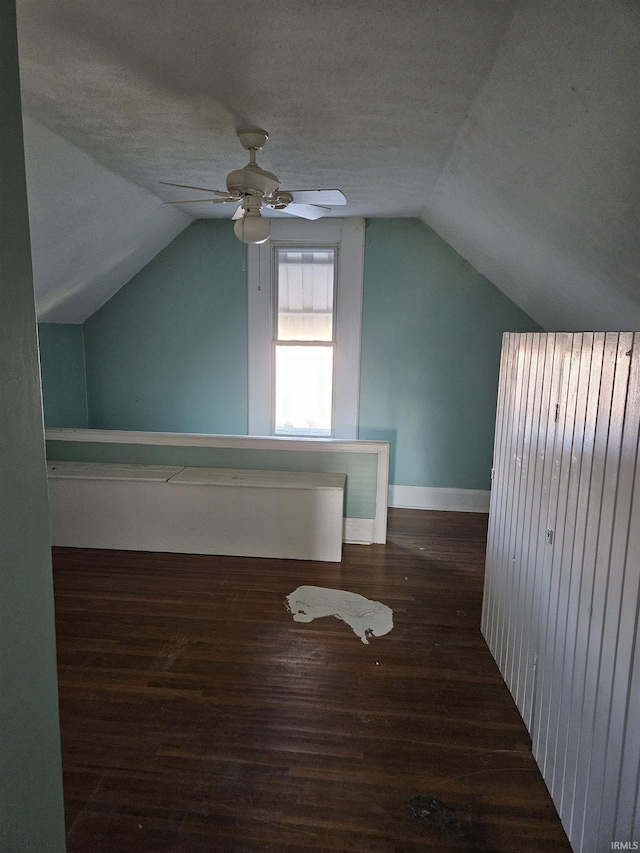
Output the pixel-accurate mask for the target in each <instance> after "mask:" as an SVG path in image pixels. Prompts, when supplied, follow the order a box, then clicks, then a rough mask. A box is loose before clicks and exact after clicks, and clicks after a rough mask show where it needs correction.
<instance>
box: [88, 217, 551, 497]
mask: <svg viewBox="0 0 640 853" xmlns="http://www.w3.org/2000/svg"><path fill="white" fill-rule="evenodd" d="M243 255H244V247H243V245H242V244H241V243H240V242H239V241H238V240H236V238H235V237H234V235H233V231H232V229H231V228H230V226H229V222H228V221H226V220H224V221H222V220H216V221H211V220H201V221H199V222H196V223H194V224H193V225H191V226H190V227H189V228H187V229H186V230H185V231H183V232H182V234H180V236H179V237H177V238H176V239H175V240H174V241H173V243H171V244H170V245H169V246H168V247H167V248H166V249H165V250H164V251H163V252H161V253H160V254H159V255H158V256H157V257H156V258H155V259H154V260H153V261H152V262H151V263H150V264H148V265H147V266H146V267H145V268H144V269H143V270H142V271H141V272H140V273H139V274H138V275H137V276H136V277H135V278H134V279H132V280H131V281H130V282H129V283H128V284H127V285H125V286H124V287H123V288H122V290H120V291H119V292H118V293H117V294H116V295H115V296H114V297H113V298H112V299H111V300H110V301H109V302H108V303H107V304H106V305H105V306H104V307H103V308H101V309H100V311H98V312H97V313H96V314H95V315H94V316H93V317H91V318H90V319H89V320H88V321H87V322H86V323H85V325H84V339H85V352H86V370H87V387H88V409H89V426H91V427H94V428H103V429H133V430H151V431H172V432H212V433H229V434H246V431H247V317H246V311H247V302H246V272H245V271H244V270H243V269H242V267H243ZM529 330H539V327H538V326H537V325H536V324H535V323H534V322H533V321H532V320H531V319H530V318H529V317H528V316H527V315H526V314H524V313H523V312H522V311H521V310H520V309H519V308H518V307H517V306H516V305H514V304H513V303H512V302H511V301H510V300H509V299H507V297H505V296H504V295H503V294H502V293H501V292H500V291H499V290H497V288H495V287H493V285H492V284H491V283H490V282H488V281H487V280H486V279H485V278H483V277H482V276H481V275H480V274H479V273H478V272H477V271H476V270H475V269H474V268H473V267H471V266H470V264H468V263H467V262H466V261H465V260H464V259H463V258H461V257H460V255H458V254H457V253H456V252H455V251H454V250H453V249H452V248H451V247H450V246H449V245H448V244H447V243H445V242H444V241H443V240H441V239H440V238H439V237H438V236H437V235H436V234H435V233H434V232H433V231H431V230H430V229H429V228H428V227H426V226H425V225H424V224H423V223H422V222H421V221H420V220H417V219H395V220H389V219H373V220H370V221H369V222H368V224H367V231H366V245H365V281H364V305H363V329H362V363H361V392H360V433H359V434H360V438H365V439H381V440H388V441H390V442H391V445H392V458H391V475H390V481H391V483H392V484H394V485H408V486H435V487H445V488H446V487H448V488H467V489H488V488H489V485H490V479H489V478H490V470H491V457H492V448H493V427H494V417H495V403H496V390H497V381H498V370H499V361H500V345H501V336H502V333H503V332H504V331H529Z"/></svg>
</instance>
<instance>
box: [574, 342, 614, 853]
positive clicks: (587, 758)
mask: <svg viewBox="0 0 640 853" xmlns="http://www.w3.org/2000/svg"><path fill="white" fill-rule="evenodd" d="M618 339H619V335H618V333H607V334H606V336H605V351H604V360H603V368H602V377H601V383H600V398H599V401H598V414H597V422H596V432H595V448H594V467H593V477H592V481H591V495H590V500H589V510H588V515H587V529H586V542H585V552H584V563H583V572H584V573H585V575H586V578H585V579H586V585H587V589H586V592H587V595H588V599H587V600H588V608H589V611H588V620H587V619H585V620H583V625H582V628H583V630H582V632H581V633H580V634H579V635H578V640H579V654H580V655H581V656H582V657H583V658H584V660H585V661H586V663H585V680H584V691H583V694H582V717H581V720H580V735H579V740H578V754H577V761H576V773H575V779H574V783H573V784H574V800H573V808H572V816H571V820H570V823H569V829H568V835H569V839H570V840H572V843H574V844H576V845H577V847H578V849H580V848H583V842H584V837H583V833H582V829H583V824H584V819H585V814H586V811H587V809H588V808H589V805H590V803H589V791H590V786H591V785H592V784H593V782H592V779H591V776H590V771H591V749H592V745H593V730H594V726H595V719H596V702H597V691H598V680H599V674H600V652H601V647H602V632H603V625H604V612H605V604H606V579H607V578H606V574H605V573H604V572H603V570H602V565H603V551H604V550H606V551H607V553H608V548H609V541H608V540H609V538H610V531H609V530H608V529H607V525H610V524H611V512H612V510H613V499H614V497H615V483H614V482H612V473H613V471H614V470H616V471H617V463H618V458H617V454H619V440H620V432H621V425H620V424H617V423H616V422H615V421H612V418H611V416H612V411H613V410H614V406H615V402H616V392H617V391H618V388H619V386H617V385H616V372H617V371H616V368H617V367H618ZM618 379H620V373H619V372H618ZM625 394H626V379H625ZM607 562H608V561H607ZM586 603H587V602H586V601H585V602H584V604H586ZM594 840H595V839H594ZM587 849H588V848H587Z"/></svg>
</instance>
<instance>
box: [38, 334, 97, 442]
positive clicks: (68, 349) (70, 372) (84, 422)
mask: <svg viewBox="0 0 640 853" xmlns="http://www.w3.org/2000/svg"><path fill="white" fill-rule="evenodd" d="M38 338H39V342H40V368H41V375H42V401H43V404H44V422H45V425H46V426H48V427H77V428H79V429H83V428H84V429H86V428H87V426H88V425H89V424H88V419H87V377H86V374H85V365H84V337H83V333H82V326H78V325H72V324H71V323H40V324H39V325H38Z"/></svg>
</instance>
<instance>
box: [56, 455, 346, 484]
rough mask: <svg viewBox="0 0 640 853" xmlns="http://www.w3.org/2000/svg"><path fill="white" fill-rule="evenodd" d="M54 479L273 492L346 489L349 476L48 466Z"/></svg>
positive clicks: (125, 466) (107, 465) (129, 466)
mask: <svg viewBox="0 0 640 853" xmlns="http://www.w3.org/2000/svg"><path fill="white" fill-rule="evenodd" d="M47 473H48V475H49V477H50V478H52V479H56V478H57V479H75V480H133V481H139V480H146V481H151V482H158V483H166V482H168V483H170V484H172V485H191V486H195V485H200V486H252V487H254V488H270V489H339V490H342V489H344V484H345V480H346V475H345V474H324V473H315V472H307V471H256V470H253V469H248V468H195V467H194V468H185V467H182V466H180V465H173V466H171V465H139V464H127V463H120V462H66V461H65V462H56V461H50V462H47Z"/></svg>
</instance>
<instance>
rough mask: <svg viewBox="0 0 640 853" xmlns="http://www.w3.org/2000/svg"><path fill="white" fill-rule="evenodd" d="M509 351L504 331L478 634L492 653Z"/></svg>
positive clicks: (508, 339) (509, 339) (509, 347)
mask: <svg viewBox="0 0 640 853" xmlns="http://www.w3.org/2000/svg"><path fill="white" fill-rule="evenodd" d="M510 354H511V334H510V333H508V332H505V333H504V334H503V336H502V351H501V354H500V376H499V381H498V401H497V410H496V425H495V434H494V445H493V446H494V451H493V467H492V472H491V498H490V512H489V527H488V530H487V561H486V562H487V571H486V574H485V587H484V594H483V601H482V622H481V631H482V634H483V636H484V637H485V639H486V641H487V645H488V646H489V648H490V649H491V652H492V654H494V656H495V652H494V641H495V628H496V618H497V595H498V589H497V578H496V577H495V574H496V569H495V566H496V561H497V540H498V529H499V525H500V521H501V519H502V464H503V459H504V452H503V443H504V435H505V424H504V422H505V419H506V415H507V411H508V408H509V406H508V402H507V394H508V392H509V387H508V378H509V375H510V370H509V364H510Z"/></svg>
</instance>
